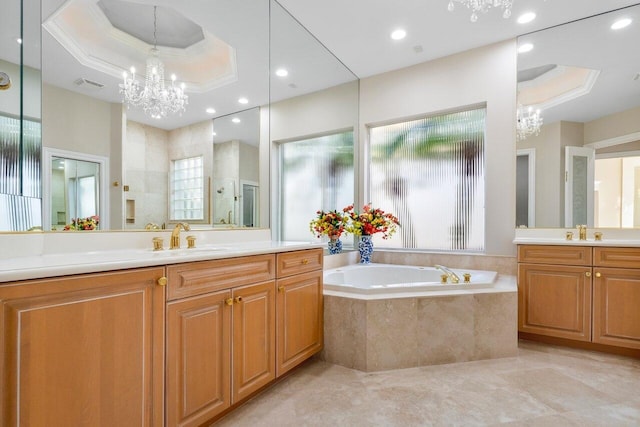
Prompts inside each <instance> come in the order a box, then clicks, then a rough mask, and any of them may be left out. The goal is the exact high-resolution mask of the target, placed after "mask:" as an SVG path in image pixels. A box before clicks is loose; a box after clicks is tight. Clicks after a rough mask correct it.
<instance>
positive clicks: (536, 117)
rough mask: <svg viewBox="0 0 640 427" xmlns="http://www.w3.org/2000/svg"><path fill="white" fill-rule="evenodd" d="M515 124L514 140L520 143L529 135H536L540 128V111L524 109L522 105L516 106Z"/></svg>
mask: <svg viewBox="0 0 640 427" xmlns="http://www.w3.org/2000/svg"><path fill="white" fill-rule="evenodd" d="M516 116H517V120H518V122H517V124H516V139H517V140H518V141H522V140H523V139H526V138H527V137H528V136H530V135H538V134H539V133H540V128H541V127H542V116H541V115H540V110H534V109H533V107H528V108H527V109H525V108H524V107H523V106H522V105H519V106H518V112H517V115H516Z"/></svg>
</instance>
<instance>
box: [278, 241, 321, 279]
mask: <svg viewBox="0 0 640 427" xmlns="http://www.w3.org/2000/svg"><path fill="white" fill-rule="evenodd" d="M323 260H324V255H323V251H322V249H319V248H318V249H309V250H306V251H295V252H283V253H279V254H278V255H277V265H278V270H277V272H278V273H277V274H278V277H287V276H292V275H294V274H300V273H306V272H308V271H314V270H322V261H323Z"/></svg>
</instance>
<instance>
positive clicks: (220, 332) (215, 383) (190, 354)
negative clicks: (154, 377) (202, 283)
mask: <svg viewBox="0 0 640 427" xmlns="http://www.w3.org/2000/svg"><path fill="white" fill-rule="evenodd" d="M230 298H231V292H230V291H221V292H216V293H211V294H206V295H201V296H197V297H192V298H187V299H184V300H179V301H176V302H172V303H169V304H167V377H166V382H167V403H166V404H167V425H168V426H198V425H201V424H203V423H204V422H206V421H208V420H210V419H211V418H213V417H214V416H215V415H217V414H219V413H220V412H222V411H224V410H225V409H227V408H228V407H229V406H230V405H231V399H230V391H231V382H230V375H229V371H230V364H231V356H230V354H231V348H230V342H231V306H230V305H228V304H227V301H228V302H229V303H230V302H231V299H230Z"/></svg>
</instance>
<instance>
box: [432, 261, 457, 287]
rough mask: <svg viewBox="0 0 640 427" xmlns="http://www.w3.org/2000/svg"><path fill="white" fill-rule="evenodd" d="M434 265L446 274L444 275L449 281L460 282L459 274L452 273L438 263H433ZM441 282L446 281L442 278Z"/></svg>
mask: <svg viewBox="0 0 640 427" xmlns="http://www.w3.org/2000/svg"><path fill="white" fill-rule="evenodd" d="M434 267H435V268H436V269H438V270H440V271H442V272H443V273H444V274H446V276H447V277H448V278H449V280H450V281H451V283H460V276H458V275H457V274H456V273H454V272H453V271H452V270H451V269H449V268H447V267H445V266H444V265H439V264H436V265H434ZM443 276H444V275H443ZM443 279H444V277H443ZM443 283H446V281H444V280H443Z"/></svg>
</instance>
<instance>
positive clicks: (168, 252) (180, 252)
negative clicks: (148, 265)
mask: <svg viewBox="0 0 640 427" xmlns="http://www.w3.org/2000/svg"><path fill="white" fill-rule="evenodd" d="M225 250H227V248H221V247H219V246H201V247H195V248H180V249H164V250H161V251H153V253H154V254H157V255H159V256H185V255H194V254H202V253H207V252H220V251H225Z"/></svg>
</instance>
